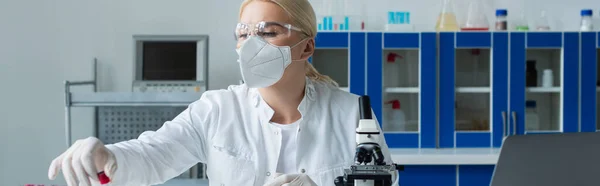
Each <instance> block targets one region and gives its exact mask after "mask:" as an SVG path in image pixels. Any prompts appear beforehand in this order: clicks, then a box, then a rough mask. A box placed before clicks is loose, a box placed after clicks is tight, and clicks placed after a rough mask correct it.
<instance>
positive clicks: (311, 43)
mask: <svg viewBox="0 0 600 186" xmlns="http://www.w3.org/2000/svg"><path fill="white" fill-rule="evenodd" d="M314 53H315V38H309V39H307V41H306V48H304V51H302V57H301V58H300V59H302V60H308V58H310V57H311V56H312V55H313V54H314Z"/></svg>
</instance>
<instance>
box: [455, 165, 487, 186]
mask: <svg viewBox="0 0 600 186" xmlns="http://www.w3.org/2000/svg"><path fill="white" fill-rule="evenodd" d="M494 167H495V166H494V165H460V166H458V185H460V186H484V185H490V183H491V182H492V175H493V174H494Z"/></svg>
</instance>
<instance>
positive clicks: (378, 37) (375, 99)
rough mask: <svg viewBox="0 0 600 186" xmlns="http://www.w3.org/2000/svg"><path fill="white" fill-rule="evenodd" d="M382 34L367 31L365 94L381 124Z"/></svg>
mask: <svg viewBox="0 0 600 186" xmlns="http://www.w3.org/2000/svg"><path fill="white" fill-rule="evenodd" d="M382 36H383V34H382V33H380V32H371V33H367V59H368V60H367V74H366V76H367V95H369V97H370V99H371V107H372V108H373V112H374V113H375V116H376V117H377V120H378V121H380V122H379V125H383V118H382V117H383V115H382V110H383V105H382V104H383V75H382V74H383V48H382V47H383V43H382V42H383V39H382Z"/></svg>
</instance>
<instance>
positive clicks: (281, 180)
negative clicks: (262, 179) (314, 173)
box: [264, 174, 317, 186]
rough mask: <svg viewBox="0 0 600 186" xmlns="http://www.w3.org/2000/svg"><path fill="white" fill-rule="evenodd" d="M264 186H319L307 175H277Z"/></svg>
mask: <svg viewBox="0 0 600 186" xmlns="http://www.w3.org/2000/svg"><path fill="white" fill-rule="evenodd" d="M264 186H317V184H316V183H315V182H314V181H312V179H310V177H309V176H308V175H306V174H275V178H274V179H273V180H271V181H270V182H267V184H265V185H264Z"/></svg>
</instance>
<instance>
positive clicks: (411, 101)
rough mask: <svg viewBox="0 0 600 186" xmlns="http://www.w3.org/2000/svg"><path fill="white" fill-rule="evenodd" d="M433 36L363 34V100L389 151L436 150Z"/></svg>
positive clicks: (426, 34) (434, 36)
mask: <svg viewBox="0 0 600 186" xmlns="http://www.w3.org/2000/svg"><path fill="white" fill-rule="evenodd" d="M435 38H436V35H435V33H367V56H368V57H367V58H368V62H367V94H368V95H369V96H370V97H371V99H372V101H371V105H372V106H373V111H374V112H375V115H376V117H377V120H378V121H379V123H380V124H381V125H382V128H383V131H384V133H385V137H386V140H387V144H388V146H390V147H391V148H419V147H421V148H435V146H436V141H435V140H436V137H435V136H436V133H435V132H436V128H435V127H436V119H435V115H436V109H435V108H436V79H437V76H436V73H437V68H436V57H435V56H436V55H435V54H436V48H435V43H436V42H435Z"/></svg>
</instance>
